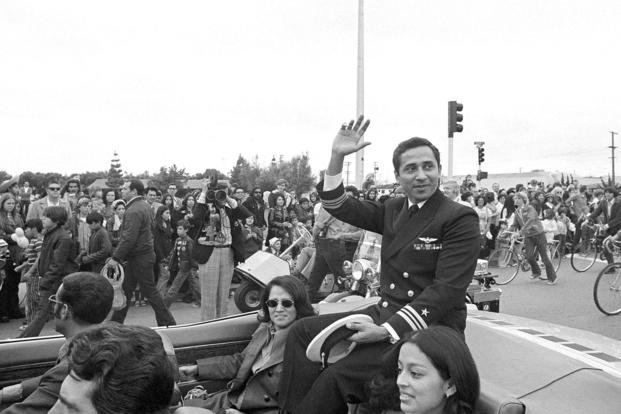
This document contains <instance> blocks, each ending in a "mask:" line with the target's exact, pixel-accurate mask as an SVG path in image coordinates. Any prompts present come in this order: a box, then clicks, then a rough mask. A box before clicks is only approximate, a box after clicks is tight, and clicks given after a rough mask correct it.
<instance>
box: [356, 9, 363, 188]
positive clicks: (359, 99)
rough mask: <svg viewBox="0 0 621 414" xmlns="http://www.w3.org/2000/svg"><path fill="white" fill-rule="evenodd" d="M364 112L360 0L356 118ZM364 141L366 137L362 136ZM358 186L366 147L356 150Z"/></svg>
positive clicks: (361, 178)
mask: <svg viewBox="0 0 621 414" xmlns="http://www.w3.org/2000/svg"><path fill="white" fill-rule="evenodd" d="M363 114H364V2H363V0H358V84H357V88H356V118H358V117H359V116H360V115H363ZM362 141H364V137H362ZM355 182H356V187H358V188H362V183H363V182H364V148H363V149H361V150H360V151H358V152H356V180H355Z"/></svg>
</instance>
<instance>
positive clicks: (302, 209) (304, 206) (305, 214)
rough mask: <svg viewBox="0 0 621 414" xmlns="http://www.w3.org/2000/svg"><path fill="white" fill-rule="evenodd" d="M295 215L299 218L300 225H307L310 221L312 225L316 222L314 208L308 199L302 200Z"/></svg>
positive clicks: (303, 198) (302, 198)
mask: <svg viewBox="0 0 621 414" xmlns="http://www.w3.org/2000/svg"><path fill="white" fill-rule="evenodd" d="M295 214H296V215H297V216H298V221H299V222H300V223H306V222H308V220H311V223H312V222H314V219H315V216H314V214H313V207H312V206H311V204H310V200H309V199H308V198H306V197H301V198H300V203H299V204H297V205H296V207H295ZM311 225H312V224H311Z"/></svg>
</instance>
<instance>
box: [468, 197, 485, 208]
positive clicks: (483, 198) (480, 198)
mask: <svg viewBox="0 0 621 414" xmlns="http://www.w3.org/2000/svg"><path fill="white" fill-rule="evenodd" d="M479 200H483V205H486V204H487V199H486V198H485V196H484V195H481V194H479V195H478V196H476V197H475V198H474V205H475V206H477V207H478V206H479ZM464 201H465V200H464Z"/></svg>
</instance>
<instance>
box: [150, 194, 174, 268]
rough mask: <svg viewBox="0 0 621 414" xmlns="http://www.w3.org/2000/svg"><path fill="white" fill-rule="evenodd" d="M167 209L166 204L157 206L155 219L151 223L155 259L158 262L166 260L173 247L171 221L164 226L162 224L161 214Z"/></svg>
mask: <svg viewBox="0 0 621 414" xmlns="http://www.w3.org/2000/svg"><path fill="white" fill-rule="evenodd" d="M166 210H168V208H167V207H166V206H159V207H158V209H157V212H156V213H155V221H154V223H153V243H154V246H155V260H156V261H157V262H158V263H159V262H161V261H163V260H166V259H167V258H168V256H169V255H170V251H171V250H172V247H173V239H172V235H173V229H172V222H171V221H169V222H168V223H167V224H166V227H164V226H163V225H162V214H164V212H165V211H166Z"/></svg>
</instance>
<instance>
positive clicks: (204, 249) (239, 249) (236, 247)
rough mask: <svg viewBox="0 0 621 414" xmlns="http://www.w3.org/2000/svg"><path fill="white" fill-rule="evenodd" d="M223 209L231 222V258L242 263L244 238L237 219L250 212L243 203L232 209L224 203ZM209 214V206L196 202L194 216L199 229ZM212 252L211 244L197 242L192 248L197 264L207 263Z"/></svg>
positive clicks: (207, 220) (249, 214)
mask: <svg viewBox="0 0 621 414" xmlns="http://www.w3.org/2000/svg"><path fill="white" fill-rule="evenodd" d="M224 211H226V215H227V216H228V217H229V221H230V223H231V238H232V244H231V247H232V248H233V259H234V261H235V264H237V263H242V262H243V261H244V258H245V257H244V256H245V247H244V238H243V236H242V226H241V224H240V222H239V221H240V220H243V219H245V218H246V217H248V216H251V215H252V213H251V212H250V211H248V209H247V208H246V207H244V206H243V205H238V206H237V208H236V209H232V208H231V207H229V206H228V205H226V206H225V207H224ZM209 214H210V213H209V207H208V206H207V204H206V203H199V202H197V203H196V208H195V209H194V218H195V219H196V222H197V223H200V228H201V229H202V228H203V227H204V226H205V224H207V223H209ZM200 235H201V232H200V231H199V233H198V236H199V237H200ZM212 252H213V246H205V245H202V244H200V243H198V244H197V245H196V248H195V249H194V258H195V259H196V261H197V262H198V263H199V264H204V263H207V261H208V260H209V257H211V253H212Z"/></svg>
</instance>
